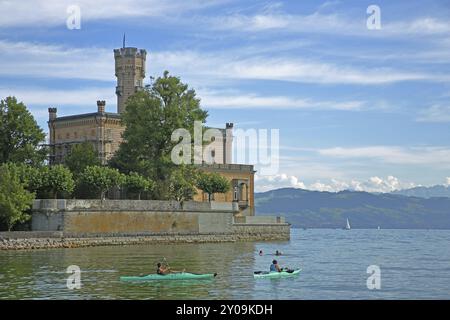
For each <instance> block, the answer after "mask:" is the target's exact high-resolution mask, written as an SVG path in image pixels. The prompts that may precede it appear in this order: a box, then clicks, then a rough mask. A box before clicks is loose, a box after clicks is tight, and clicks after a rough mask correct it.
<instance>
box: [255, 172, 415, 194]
mask: <svg viewBox="0 0 450 320" xmlns="http://www.w3.org/2000/svg"><path fill="white" fill-rule="evenodd" d="M255 186H256V188H255V189H256V191H257V192H264V191H268V190H272V189H278V188H300V189H307V190H313V191H328V192H339V191H342V190H353V191H366V192H384V193H385V192H392V191H394V190H400V189H408V188H413V187H415V186H416V184H414V183H412V182H403V181H400V180H399V179H398V178H396V177H394V176H387V177H386V178H380V177H377V176H373V177H370V178H369V179H367V180H365V181H358V180H354V179H353V180H349V181H346V180H339V179H330V180H329V182H328V183H324V182H321V181H316V182H314V183H311V184H309V185H306V184H305V183H304V182H301V181H300V179H299V178H298V177H296V176H293V175H287V174H279V175H275V176H263V177H260V176H257V175H255Z"/></svg>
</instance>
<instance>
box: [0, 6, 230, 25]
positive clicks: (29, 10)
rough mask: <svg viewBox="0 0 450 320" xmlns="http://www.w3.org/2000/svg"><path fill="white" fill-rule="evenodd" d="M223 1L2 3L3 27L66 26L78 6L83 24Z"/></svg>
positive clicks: (173, 11) (155, 14)
mask: <svg viewBox="0 0 450 320" xmlns="http://www.w3.org/2000/svg"><path fill="white" fill-rule="evenodd" d="M221 2H223V1H205V0H191V1H183V0H171V1H160V0H147V1H139V0H121V1H112V0H96V1H90V0H77V1H73V0H53V1H51V0H27V1H0V12H2V19H1V20H0V27H25V26H27V27H28V26H36V27H42V26H56V25H64V26H65V23H66V20H67V18H68V16H69V14H68V13H67V8H68V7H69V6H71V5H78V6H79V7H80V10H81V28H83V21H90V20H105V19H124V18H132V17H161V16H162V17H165V16H177V15H180V14H182V13H186V12H189V11H192V10H200V9H203V8H206V7H209V6H213V5H216V4H218V3H221Z"/></svg>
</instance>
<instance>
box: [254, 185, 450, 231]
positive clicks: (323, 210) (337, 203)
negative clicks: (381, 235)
mask: <svg viewBox="0 0 450 320" xmlns="http://www.w3.org/2000/svg"><path fill="white" fill-rule="evenodd" d="M255 207H256V214H258V215H282V216H285V217H286V220H287V221H288V222H290V223H291V224H292V226H293V227H298V228H302V227H303V228H343V227H344V226H345V222H346V219H347V218H348V219H349V220H350V224H351V226H352V228H377V227H378V226H379V227H380V228H382V229H383V228H400V229H402V228H410V229H450V198H448V197H440V198H429V199H427V198H419V197H408V196H403V195H398V194H386V193H384V194H372V193H368V192H357V191H341V192H337V193H333V192H320V191H309V190H303V189H295V188H283V189H277V190H271V191H267V192H263V193H256V194H255Z"/></svg>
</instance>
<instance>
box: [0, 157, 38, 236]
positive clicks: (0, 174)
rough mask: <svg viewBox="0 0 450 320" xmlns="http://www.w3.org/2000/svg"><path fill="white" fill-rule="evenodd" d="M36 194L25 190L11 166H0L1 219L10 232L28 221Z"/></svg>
mask: <svg viewBox="0 0 450 320" xmlns="http://www.w3.org/2000/svg"><path fill="white" fill-rule="evenodd" d="M33 199H34V194H33V193H31V192H29V191H28V190H26V189H25V183H23V182H21V181H20V177H19V174H18V172H17V170H16V169H15V168H13V167H12V166H11V165H7V164H3V165H1V166H0V219H1V220H2V222H3V223H4V224H5V225H6V227H7V229H8V231H10V230H11V228H12V227H13V226H14V225H15V224H17V223H22V222H25V221H27V220H28V219H29V218H30V215H29V214H28V213H27V210H28V209H29V208H30V207H31V205H32V202H33Z"/></svg>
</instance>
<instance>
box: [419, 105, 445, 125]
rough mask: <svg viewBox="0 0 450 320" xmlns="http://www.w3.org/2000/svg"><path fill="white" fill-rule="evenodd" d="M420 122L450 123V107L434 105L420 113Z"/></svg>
mask: <svg viewBox="0 0 450 320" xmlns="http://www.w3.org/2000/svg"><path fill="white" fill-rule="evenodd" d="M417 121H420V122H450V105H446V106H442V105H433V106H431V107H429V108H427V109H425V110H423V111H421V112H420V113H419V117H418V118H417Z"/></svg>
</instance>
